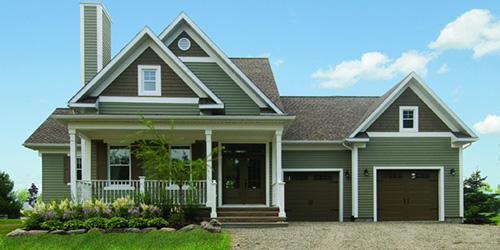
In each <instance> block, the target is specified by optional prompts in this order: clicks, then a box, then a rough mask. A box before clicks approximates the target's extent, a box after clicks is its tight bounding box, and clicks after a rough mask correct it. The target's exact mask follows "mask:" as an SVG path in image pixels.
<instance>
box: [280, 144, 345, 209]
mask: <svg viewBox="0 0 500 250" xmlns="http://www.w3.org/2000/svg"><path fill="white" fill-rule="evenodd" d="M282 167H283V168H284V169H286V168H341V169H343V170H344V172H345V171H346V170H349V171H350V169H351V151H349V150H322V151H319V150H318V151H313V150H307V151H295V150H293V151H283V155H282ZM339 178H344V177H343V176H339ZM343 183H344V193H343V196H344V199H343V202H344V218H349V217H351V197H352V196H351V179H345V178H344V181H343ZM285 188H286V186H285ZM285 207H286V204H285Z"/></svg>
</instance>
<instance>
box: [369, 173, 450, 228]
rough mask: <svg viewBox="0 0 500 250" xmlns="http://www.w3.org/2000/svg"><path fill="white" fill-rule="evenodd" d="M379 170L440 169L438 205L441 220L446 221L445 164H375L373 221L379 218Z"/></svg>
mask: <svg viewBox="0 0 500 250" xmlns="http://www.w3.org/2000/svg"><path fill="white" fill-rule="evenodd" d="M378 170H438V171H439V173H438V199H439V201H438V206H439V211H438V215H439V218H438V220H439V221H444V220H445V214H444V202H445V197H444V167H443V166H425V167H418V166H391V167H387V166H384V167H379V166H374V167H373V221H377V219H378V213H377V174H378V173H377V171H378Z"/></svg>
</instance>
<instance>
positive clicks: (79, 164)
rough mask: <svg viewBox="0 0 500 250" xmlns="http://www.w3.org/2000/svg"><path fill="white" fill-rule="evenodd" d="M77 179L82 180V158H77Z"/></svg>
mask: <svg viewBox="0 0 500 250" xmlns="http://www.w3.org/2000/svg"><path fill="white" fill-rule="evenodd" d="M76 179H77V180H82V158H76Z"/></svg>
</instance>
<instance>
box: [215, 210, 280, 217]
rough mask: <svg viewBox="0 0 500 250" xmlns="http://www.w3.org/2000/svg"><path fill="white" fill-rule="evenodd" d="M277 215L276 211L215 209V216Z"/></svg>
mask: <svg viewBox="0 0 500 250" xmlns="http://www.w3.org/2000/svg"><path fill="white" fill-rule="evenodd" d="M238 216H243V217H250V216H256V217H268V216H269V217H273V216H274V217H277V216H278V212H277V211H217V217H238Z"/></svg>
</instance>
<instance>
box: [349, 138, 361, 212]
mask: <svg viewBox="0 0 500 250" xmlns="http://www.w3.org/2000/svg"><path fill="white" fill-rule="evenodd" d="M358 149H359V146H358V145H356V144H354V145H353V146H352V149H351V187H352V188H351V207H352V211H351V215H352V216H353V217H354V218H355V219H356V218H358V217H359V191H358V190H359V182H358V178H359V175H358V170H359V165H358V159H359V158H358V153H359V151H358Z"/></svg>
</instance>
